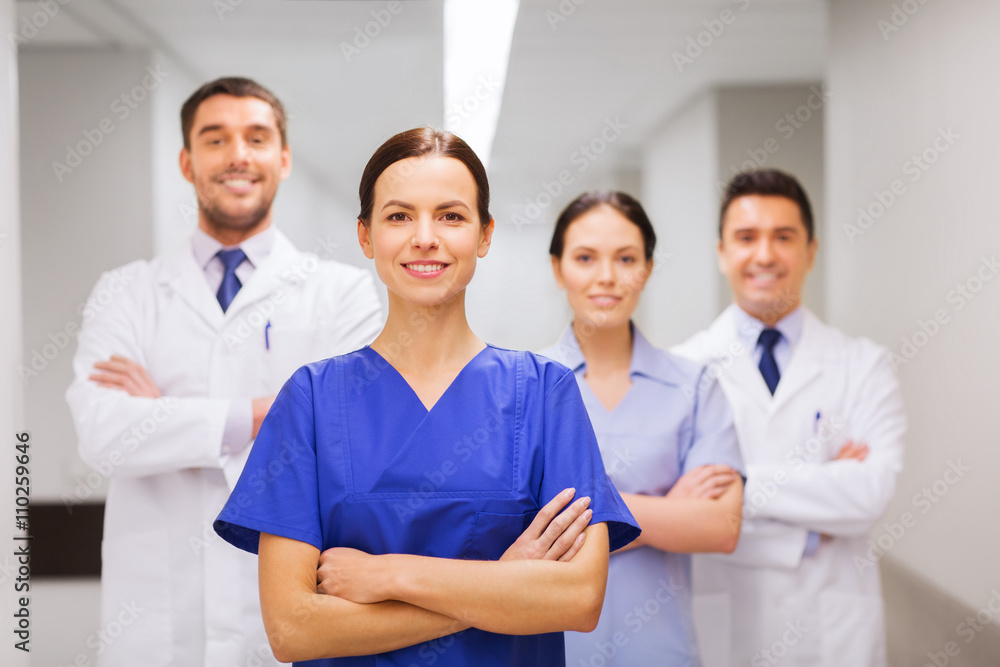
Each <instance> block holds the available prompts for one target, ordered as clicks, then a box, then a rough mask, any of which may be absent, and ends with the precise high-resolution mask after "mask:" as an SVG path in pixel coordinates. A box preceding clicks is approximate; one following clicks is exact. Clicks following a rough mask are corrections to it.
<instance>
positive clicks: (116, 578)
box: [96, 530, 175, 667]
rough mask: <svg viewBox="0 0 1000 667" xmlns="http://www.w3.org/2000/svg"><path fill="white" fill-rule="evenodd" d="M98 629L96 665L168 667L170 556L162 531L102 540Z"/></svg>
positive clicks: (171, 660) (170, 652)
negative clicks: (98, 662) (97, 657)
mask: <svg viewBox="0 0 1000 667" xmlns="http://www.w3.org/2000/svg"><path fill="white" fill-rule="evenodd" d="M101 558H102V560H103V567H102V570H101V576H102V579H103V581H102V587H103V590H102V593H101V628H100V630H102V631H103V634H99V635H98V637H100V638H101V641H100V642H99V643H98V645H97V646H96V653H97V655H98V656H102V657H101V661H100V663H101V665H107V666H109V667H111V666H114V667H117V666H119V665H121V666H122V667H124V666H125V665H134V664H136V663H135V661H136V660H137V659H138V658H137V656H141V661H142V664H143V666H144V667H160V666H166V665H172V664H173V663H174V655H173V650H172V642H173V639H174V637H173V634H174V628H173V622H172V621H173V619H172V618H171V613H170V612H171V608H172V607H173V605H174V604H175V602H174V601H172V599H171V595H172V591H173V589H174V588H175V587H174V586H172V584H171V580H170V567H169V565H170V551H169V545H168V541H167V534H166V531H164V530H149V531H144V532H141V533H131V534H128V535H118V536H114V537H106V538H105V540H104V543H103V544H102V545H101Z"/></svg>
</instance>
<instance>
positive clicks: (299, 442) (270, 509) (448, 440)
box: [215, 346, 639, 667]
mask: <svg viewBox="0 0 1000 667" xmlns="http://www.w3.org/2000/svg"><path fill="white" fill-rule="evenodd" d="M567 487H574V488H576V497H578V498H579V497H583V496H590V497H591V499H592V500H591V504H590V506H591V508H592V509H593V511H594V516H593V519H592V522H591V523H599V522H606V523H607V524H608V534H609V537H610V541H611V549H612V550H614V549H617V548H619V547H622V546H624V545H625V544H628V543H629V542H631V541H632V540H634V539H635V538H636V537H637V536H638V534H639V529H638V527H637V526H636V524H635V521H634V519H633V518H632V515H631V514H630V513H629V511H628V508H627V507H626V506H625V503H624V502H623V501H622V499H621V497H620V496H619V495H618V493H617V491H615V489H614V487H613V486H612V484H611V482H610V480H609V479H608V476H607V474H606V473H605V472H604V465H603V463H602V461H601V454H600V451H599V449H598V446H597V439H596V437H595V435H594V431H593V428H592V427H591V425H590V420H589V418H588V417H587V411H586V408H585V407H584V405H583V401H582V399H581V397H580V390H579V389H578V387H577V383H576V380H575V379H574V377H573V374H572V373H571V372H570V371H569V370H568V369H566V368H565V367H563V366H561V365H559V364H557V363H554V362H552V361H550V360H548V359H545V358H543V357H540V356H537V355H534V354H531V353H530V352H515V351H511V350H504V349H501V348H497V347H493V346H487V347H486V348H485V349H484V350H482V351H481V352H480V353H479V354H478V355H477V356H476V357H475V358H473V359H472V361H470V362H469V363H468V365H466V366H465V368H464V369H462V371H461V372H460V373H459V374H458V376H457V377H456V378H455V380H454V382H452V384H451V386H449V387H448V389H447V390H446V391H445V393H444V394H443V395H442V396H441V398H440V399H439V400H438V402H437V403H436V404H435V405H434V406H433V408H432V409H431V410H430V411H428V410H427V409H426V408H425V407H424V405H423V403H421V402H420V399H419V398H418V397H417V395H416V394H415V393H414V392H413V390H412V389H411V388H410V386H409V385H408V384H407V383H406V381H405V380H404V379H403V377H402V376H401V375H400V374H399V373H398V372H397V371H396V370H395V369H394V368H393V367H392V366H391V365H390V364H389V363H388V362H386V361H385V359H383V358H382V357H381V356H380V355H379V354H378V353H377V352H375V351H374V350H372V349H371V348H369V347H366V348H363V349H361V350H358V351H356V352H352V353H350V354H347V355H344V356H340V357H334V358H332V359H327V360H325V361H320V362H316V363H313V364H309V365H307V366H304V367H302V368H300V369H299V370H298V371H296V372H295V374H294V375H293V376H292V377H291V379H290V380H289V381H288V382H287V383H286V384H285V386H284V387H283V388H282V389H281V392H280V393H279V394H278V397H277V398H276V399H275V401H274V405H273V406H272V407H271V409H270V411H269V412H268V414H267V418H266V419H265V420H264V423H263V424H262V426H261V429H260V433H259V434H258V436H257V439H256V441H255V442H254V445H253V450H252V451H251V453H250V456H249V459H248V461H247V464H246V467H245V468H244V470H243V474H242V475H241V477H240V479H239V482H238V483H237V485H236V487H235V489H233V493H232V494H231V496H230V498H229V500H228V502H227V503H226V506H225V507H224V508H223V510H222V513H221V514H220V515H219V518H218V519H217V520H216V521H215V530H216V532H218V534H219V535H221V536H222V537H223V538H225V539H226V540H227V541H228V542H230V543H231V544H233V545H235V546H237V547H239V548H241V549H244V550H246V551H250V552H252V553H257V546H258V539H259V536H260V531H263V532H267V533H271V534H274V535H281V536H284V537H288V538H291V539H295V540H299V541H302V542H306V543H308V544H311V545H313V546H315V547H316V548H318V549H320V550H324V549H328V548H330V547H335V546H339V547H352V548H355V549H360V550H361V551H364V552H366V553H370V554H387V553H407V554H417V555H422V556H434V557H439V558H466V559H479V560H496V559H498V558H499V557H500V556H501V555H503V553H504V551H506V550H507V548H508V547H509V546H510V545H511V544H513V542H514V541H515V540H516V539H517V537H518V536H519V535H520V534H521V533H522V532H523V530H524V529H525V528H526V527H527V526H528V524H529V523H530V522H531V520H532V519H533V518H534V516H535V514H536V513H537V512H538V510H539V509H540V508H541V507H542V506H543V505H544V504H545V503H547V502H548V501H549V500H551V499H552V498H553V497H555V496H556V495H557V494H558V493H559V492H560V491H562V490H563V489H565V488H567ZM430 661H433V663H434V664H436V665H477V666H489V665H546V666H547V665H562V664H564V654H563V638H562V633H558V632H557V633H549V634H543V635H531V636H509V635H499V634H494V633H490V632H484V631H482V630H478V629H474V628H473V629H469V630H466V631H464V632H461V633H457V634H455V635H450V636H448V637H443V638H441V639H437V640H433V641H429V642H424V643H421V644H417V645H415V646H410V647H407V648H403V649H399V650H396V651H390V652H388V653H383V654H380V655H377V656H362V657H350V658H335V659H333V658H331V659H326V660H315V661H309V662H304V663H297V664H302V665H310V666H319V665H323V666H333V665H351V666H361V665H364V666H372V665H399V666H402V667H410V666H411V665H414V664H416V665H425V664H431V662H430Z"/></svg>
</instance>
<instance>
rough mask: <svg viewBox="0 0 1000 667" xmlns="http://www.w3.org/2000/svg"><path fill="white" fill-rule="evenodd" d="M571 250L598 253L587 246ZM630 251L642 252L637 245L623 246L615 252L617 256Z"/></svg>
mask: <svg viewBox="0 0 1000 667" xmlns="http://www.w3.org/2000/svg"><path fill="white" fill-rule="evenodd" d="M570 250H572V251H574V252H576V251H577V250H583V251H584V252H597V251H596V250H594V249H593V248H590V247H588V246H585V245H580V246H576V247H575V248H570ZM628 250H635V251H637V252H638V251H639V250H640V248H639V246H637V245H625V246H622V247H621V248H618V249H616V250H615V254H616V255H617V254H618V253H620V252H626V251H628Z"/></svg>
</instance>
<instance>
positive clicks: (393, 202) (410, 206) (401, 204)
mask: <svg viewBox="0 0 1000 667" xmlns="http://www.w3.org/2000/svg"><path fill="white" fill-rule="evenodd" d="M390 206H398V207H399V208H405V209H406V210H408V211H412V210H413V204H407V203H406V202H405V201H400V200H398V199H390V200H389V201H387V202H386V203H385V204H384V205H383V206H382V210H383V211H384V210H385V209H387V208H389V207H390Z"/></svg>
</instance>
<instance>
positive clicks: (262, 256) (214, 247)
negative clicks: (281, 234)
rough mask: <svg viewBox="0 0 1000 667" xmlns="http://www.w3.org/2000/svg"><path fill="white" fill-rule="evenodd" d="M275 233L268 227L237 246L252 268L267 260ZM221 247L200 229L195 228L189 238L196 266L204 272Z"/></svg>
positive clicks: (272, 247)
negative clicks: (244, 254)
mask: <svg viewBox="0 0 1000 667" xmlns="http://www.w3.org/2000/svg"><path fill="white" fill-rule="evenodd" d="M276 234H277V232H276V231H275V229H274V227H268V228H267V229H265V230H264V231H262V232H260V233H258V234H254V235H253V236H251V237H250V238H248V239H246V240H245V241H243V243H241V244H239V248H240V249H241V250H242V251H243V252H244V253H246V256H247V259H248V260H250V264H252V265H253V266H254V267H258V266H260V265H261V263H262V262H263V261H264V260H266V259H267V258H268V256H269V255H270V254H271V251H272V250H273V249H274V240H275V235H276ZM223 247H224V246H223V245H222V244H221V243H219V241H217V240H216V239H214V238H212V237H211V236H209V235H208V234H207V233H205V231H204V230H203V229H201V228H200V227H198V228H195V230H194V234H193V235H192V237H191V249H192V251H193V252H194V258H195V260H196V261H197V262H198V266H200V267H201V268H202V270H204V269H205V268H206V267H207V266H208V263H209V262H210V261H212V258H213V257H215V255H216V253H218V252H219V251H220V250H222V249H223Z"/></svg>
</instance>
